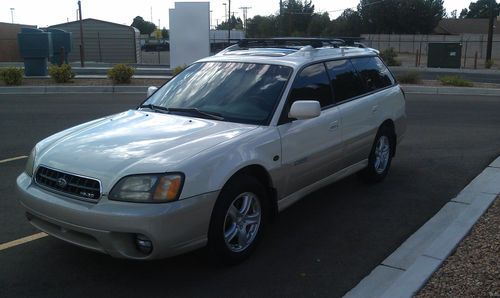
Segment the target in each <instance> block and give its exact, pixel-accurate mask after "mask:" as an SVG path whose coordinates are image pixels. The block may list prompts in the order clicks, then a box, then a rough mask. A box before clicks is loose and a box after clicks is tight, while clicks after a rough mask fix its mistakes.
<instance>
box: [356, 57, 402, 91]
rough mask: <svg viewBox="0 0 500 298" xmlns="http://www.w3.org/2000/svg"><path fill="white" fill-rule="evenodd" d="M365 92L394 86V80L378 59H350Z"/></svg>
mask: <svg viewBox="0 0 500 298" xmlns="http://www.w3.org/2000/svg"><path fill="white" fill-rule="evenodd" d="M352 64H353V65H354V67H355V68H356V70H357V71H358V73H359V74H360V76H361V80H362V81H363V84H364V86H365V88H366V91H367V92H370V91H374V90H377V89H381V88H385V87H388V86H391V85H392V84H394V78H393V77H392V75H391V73H390V72H389V70H388V69H387V67H385V65H384V63H382V61H381V60H380V58H378V57H367V58H357V59H352Z"/></svg>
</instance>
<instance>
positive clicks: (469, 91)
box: [402, 85, 500, 96]
mask: <svg viewBox="0 0 500 298" xmlns="http://www.w3.org/2000/svg"><path fill="white" fill-rule="evenodd" d="M402 87H403V90H404V91H405V92H406V93H408V94H427V95H481V96H500V88H471V87H430V86H410V85H403V86H402Z"/></svg>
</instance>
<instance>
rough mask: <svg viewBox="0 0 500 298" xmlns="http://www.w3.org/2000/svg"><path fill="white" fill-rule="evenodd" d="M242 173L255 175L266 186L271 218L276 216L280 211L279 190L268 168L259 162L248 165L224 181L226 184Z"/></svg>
mask: <svg viewBox="0 0 500 298" xmlns="http://www.w3.org/2000/svg"><path fill="white" fill-rule="evenodd" d="M241 175H244V176H251V177H254V178H255V179H257V180H258V181H259V182H260V183H262V185H263V186H264V187H265V188H266V190H267V194H268V200H269V208H270V210H269V211H270V212H269V215H270V219H273V218H275V217H276V215H277V213H278V200H277V192H276V188H275V187H274V184H273V180H272V177H271V175H270V174H269V172H268V171H267V170H266V168H265V167H263V166H262V165H259V164H251V165H247V166H245V167H243V168H241V169H239V170H238V171H236V172H235V173H234V174H233V175H231V177H230V178H229V179H228V180H227V181H226V183H224V185H226V184H227V183H229V181H231V180H232V179H233V178H235V177H237V176H241Z"/></svg>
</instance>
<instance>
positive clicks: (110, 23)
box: [47, 18, 137, 29]
mask: <svg viewBox="0 0 500 298" xmlns="http://www.w3.org/2000/svg"><path fill="white" fill-rule="evenodd" d="M82 21H83V23H84V24H85V23H87V22H96V23H103V24H108V25H113V26H120V27H126V28H128V29H130V28H134V29H137V28H135V27H132V26H128V25H123V24H118V23H113V22H108V21H103V20H98V19H93V18H86V19H83V20H82ZM78 22H80V21H73V22H67V23H61V24H56V25H51V26H49V27H47V28H53V27H61V26H65V25H68V24H74V23H78Z"/></svg>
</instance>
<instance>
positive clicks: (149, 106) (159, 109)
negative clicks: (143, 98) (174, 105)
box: [139, 104, 168, 113]
mask: <svg viewBox="0 0 500 298" xmlns="http://www.w3.org/2000/svg"><path fill="white" fill-rule="evenodd" d="M139 108H147V109H150V110H151V111H155V112H160V113H166V112H168V108H165V107H162V106H157V105H154V104H145V105H140V106H139Z"/></svg>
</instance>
